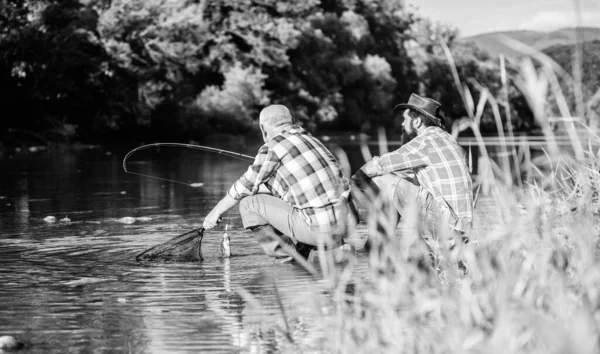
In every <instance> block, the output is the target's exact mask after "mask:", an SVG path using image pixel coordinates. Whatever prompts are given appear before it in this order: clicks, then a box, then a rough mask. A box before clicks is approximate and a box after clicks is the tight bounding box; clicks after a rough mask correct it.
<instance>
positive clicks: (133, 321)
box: [0, 148, 366, 353]
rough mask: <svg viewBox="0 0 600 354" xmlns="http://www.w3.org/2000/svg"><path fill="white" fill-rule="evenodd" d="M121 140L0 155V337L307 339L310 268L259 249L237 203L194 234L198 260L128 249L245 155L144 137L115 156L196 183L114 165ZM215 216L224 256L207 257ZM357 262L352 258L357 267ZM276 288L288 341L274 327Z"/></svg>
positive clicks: (217, 192)
mask: <svg viewBox="0 0 600 354" xmlns="http://www.w3.org/2000/svg"><path fill="white" fill-rule="evenodd" d="M124 152H126V150H123V149H121V150H119V149H116V150H109V149H104V148H94V149H87V148H84V149H80V150H67V151H41V152H40V151H37V152H27V153H23V152H22V153H14V154H12V156H5V158H4V159H2V160H0V171H2V173H1V174H0V261H1V263H2V264H1V266H0V336H2V335H12V336H15V337H17V338H18V339H19V340H21V341H23V342H24V343H25V344H26V348H25V349H24V352H27V353H84V352H85V353H113V352H114V353H198V352H215V353H217V352H222V353H231V352H241V353H271V352H297V351H298V350H299V349H298V348H304V349H307V348H318V342H319V341H320V338H318V337H315V338H313V336H311V335H310V333H308V332H306V328H307V325H309V324H310V323H312V322H314V321H316V320H317V318H316V317H315V316H318V314H319V311H318V309H315V305H314V301H312V299H313V297H312V295H311V294H314V292H315V290H314V288H315V287H317V286H318V285H319V283H320V282H321V281H322V280H320V279H314V278H313V277H312V276H311V275H309V273H308V272H307V271H306V270H304V269H302V268H301V267H299V266H297V265H293V264H280V263H277V262H274V261H273V260H271V259H270V258H268V257H266V256H265V255H263V253H262V251H261V250H260V248H259V247H258V246H257V243H256V242H255V241H254V240H252V238H251V237H250V234H249V233H248V232H246V231H244V230H243V229H242V227H241V219H240V216H239V212H238V211H237V209H234V210H232V211H231V212H230V214H229V215H227V217H226V218H225V220H224V223H223V224H222V225H221V226H219V227H217V228H216V229H214V230H210V231H207V232H206V233H205V235H204V240H203V243H202V250H203V254H204V257H205V260H204V261H203V262H201V263H193V264H190V263H187V264H184V263H179V264H164V263H138V262H136V261H135V256H136V254H138V253H139V252H141V251H143V250H145V249H147V248H149V247H151V246H153V245H155V244H158V243H161V242H164V241H166V240H168V239H170V238H172V237H174V236H176V235H178V234H181V233H183V232H186V231H189V230H192V229H194V228H197V227H199V226H201V222H202V218H203V217H204V215H206V213H207V212H208V211H209V210H210V208H211V207H212V206H213V205H214V204H215V203H216V202H217V201H218V200H219V199H220V198H221V197H222V195H223V193H224V191H225V190H226V189H227V188H228V187H229V186H230V185H231V183H232V182H233V181H234V180H235V179H236V178H237V177H238V176H239V175H240V174H241V173H243V172H244V170H245V168H246V167H247V165H248V163H247V162H244V161H239V160H235V159H231V158H225V157H223V156H221V155H216V154H206V153H205V154H202V153H198V152H197V151H192V150H189V149H161V150H157V149H149V150H147V151H145V152H140V154H139V156H136V158H132V159H131V160H130V161H131V163H130V164H128V169H129V170H133V171H136V172H140V173H145V174H150V175H154V176H158V177H162V178H168V179H174V180H178V181H182V182H186V183H191V182H195V183H203V187H201V188H191V187H190V186H187V185H181V184H177V183H172V182H166V181H161V180H156V179H151V178H147V177H142V176H137V175H132V174H126V173H124V172H123V168H122V166H121V161H122V158H123V155H124ZM241 152H246V153H248V154H250V155H252V154H253V151H241ZM49 217H50V218H49ZM51 217H53V218H55V221H54V222H48V221H52V220H51V219H52V218H51ZM226 224H227V227H228V233H229V236H230V237H231V248H232V253H233V254H234V256H233V257H232V258H231V259H220V258H219V257H218V256H217V255H218V252H217V249H218V244H219V242H220V239H221V236H222V234H223V232H224V227H225V225H226ZM365 263H366V262H365V257H364V256H362V257H359V264H358V269H359V270H360V269H361V268H364V267H366V265H365ZM240 289H241V290H240ZM243 294H250V295H251V297H248V296H249V295H243ZM242 295H243V296H242ZM279 298H280V299H281V303H282V308H283V310H284V311H283V312H284V313H285V314H286V316H287V318H288V319H290V320H289V321H287V323H288V325H289V324H290V323H291V327H290V328H289V332H291V334H292V337H293V338H295V339H296V340H295V341H294V342H291V341H290V340H288V339H287V337H286V335H285V334H284V331H283V330H282V328H286V327H285V326H286V323H284V322H285V321H284V320H283V315H282V310H281V307H280V306H279V305H278V299H279ZM315 350H316V349H315Z"/></svg>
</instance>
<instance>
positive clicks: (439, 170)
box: [374, 127, 473, 231]
mask: <svg viewBox="0 0 600 354" xmlns="http://www.w3.org/2000/svg"><path fill="white" fill-rule="evenodd" d="M374 160H375V161H374V163H375V167H376V168H377V172H378V174H379V175H382V174H386V173H390V172H394V171H401V170H412V171H414V173H415V174H416V176H417V180H418V182H419V184H420V185H421V186H422V187H423V188H424V189H426V190H427V191H428V192H429V193H431V194H432V195H433V197H434V198H435V200H436V201H437V202H438V205H440V206H441V207H442V208H445V207H448V208H449V209H450V211H451V213H452V214H453V215H454V216H455V218H456V220H455V221H456V223H455V225H451V226H452V227H453V228H454V229H457V230H459V231H465V229H466V227H467V226H468V225H469V224H470V223H471V222H472V220H473V190H472V181H471V173H470V172H469V168H468V167H467V161H466V160H467V159H466V153H465V151H464V150H463V149H462V148H461V147H460V146H459V145H458V144H457V143H456V140H454V138H452V136H451V135H450V134H448V133H447V132H446V131H444V130H443V129H441V128H439V127H428V128H427V129H425V130H424V131H423V133H422V134H419V135H418V136H417V137H415V138H414V139H413V140H411V141H409V142H408V143H406V144H404V145H402V146H401V147H400V148H399V149H398V150H396V151H393V152H390V153H387V154H384V155H382V156H381V157H379V158H377V157H376V158H375V159H374Z"/></svg>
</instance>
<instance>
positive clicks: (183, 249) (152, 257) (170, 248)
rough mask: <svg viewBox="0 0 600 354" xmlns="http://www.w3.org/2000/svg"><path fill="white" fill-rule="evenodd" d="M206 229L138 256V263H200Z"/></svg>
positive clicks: (189, 232)
mask: <svg viewBox="0 0 600 354" xmlns="http://www.w3.org/2000/svg"><path fill="white" fill-rule="evenodd" d="M203 237H204V228H203V227H201V228H199V229H195V230H192V231H188V232H186V233H183V234H181V235H179V236H176V237H174V238H172V239H170V240H169V241H167V242H164V243H161V244H159V245H156V246H154V247H152V248H149V249H147V250H145V251H144V252H142V253H140V254H138V255H137V256H136V257H135V259H136V260H137V261H159V262H199V261H201V260H202V259H203V258H202V249H201V247H202V238H203Z"/></svg>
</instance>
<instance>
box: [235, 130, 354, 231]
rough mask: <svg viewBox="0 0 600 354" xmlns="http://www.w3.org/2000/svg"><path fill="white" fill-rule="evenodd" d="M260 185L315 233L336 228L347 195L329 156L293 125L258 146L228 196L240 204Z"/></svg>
mask: <svg viewBox="0 0 600 354" xmlns="http://www.w3.org/2000/svg"><path fill="white" fill-rule="evenodd" d="M261 184H265V186H266V187H267V188H268V189H269V190H270V191H271V193H272V194H273V196H275V197H278V198H281V199H283V200H285V201H287V202H288V203H290V204H291V205H292V206H293V207H294V208H295V209H298V210H299V211H300V213H301V214H302V215H303V216H304V219H305V220H306V222H307V223H308V224H309V225H310V227H311V228H312V229H314V230H319V231H328V230H331V229H333V228H335V227H336V226H337V224H338V220H337V216H336V214H338V213H336V211H338V208H339V201H340V198H341V196H342V195H343V194H344V193H348V191H349V183H348V180H347V179H346V178H344V175H343V172H342V168H341V166H340V164H339V163H338V162H337V160H336V159H335V158H334V157H333V155H332V154H331V152H329V150H327V148H325V146H323V144H322V143H321V142H320V141H319V140H317V139H316V138H315V137H313V136H312V135H311V134H309V133H308V132H306V131H305V130H304V129H302V128H300V127H299V126H297V125H292V127H291V128H290V129H289V130H287V131H283V132H282V133H280V134H279V135H277V136H275V137H273V138H272V139H270V140H269V141H268V142H267V143H266V144H264V145H263V146H261V147H260V149H259V150H258V154H257V155H256V158H255V160H254V163H253V164H252V165H251V166H250V167H248V170H247V171H246V172H245V173H244V175H242V177H240V178H239V179H238V180H237V181H236V182H235V183H234V184H233V186H231V188H230V189H229V191H228V194H229V195H230V196H231V197H232V198H234V199H236V200H240V199H242V198H244V197H246V196H250V195H255V194H256V193H257V192H258V190H259V186H260V185H261Z"/></svg>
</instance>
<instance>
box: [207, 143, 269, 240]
mask: <svg viewBox="0 0 600 354" xmlns="http://www.w3.org/2000/svg"><path fill="white" fill-rule="evenodd" d="M278 165H279V159H278V158H277V156H276V155H275V154H274V153H273V152H272V151H270V150H269V149H268V147H267V146H266V145H263V146H262V147H261V148H260V149H259V150H258V154H257V155H256V158H255V159H254V163H253V164H252V165H251V166H250V167H248V170H247V171H246V172H245V173H244V174H243V175H242V176H241V177H240V178H239V179H238V180H237V181H236V182H235V183H234V184H233V185H232V186H231V188H230V189H229V190H228V191H227V194H226V195H225V196H224V197H223V199H221V200H220V201H219V203H217V205H216V206H215V207H214V208H213V209H212V210H211V211H210V212H209V213H208V215H207V216H206V218H204V222H203V224H202V226H203V227H204V228H205V229H207V230H208V229H212V228H213V227H215V226H217V224H218V223H219V219H220V217H221V215H223V213H225V212H226V211H227V210H229V209H231V208H232V207H234V206H235V205H237V204H238V203H239V201H240V200H241V199H242V198H244V197H247V196H250V195H254V194H256V193H258V192H260V191H263V190H265V189H266V187H265V186H264V182H266V181H268V180H269V178H271V176H272V175H273V173H274V172H275V170H276V169H277V166H278ZM267 190H268V189H267Z"/></svg>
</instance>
